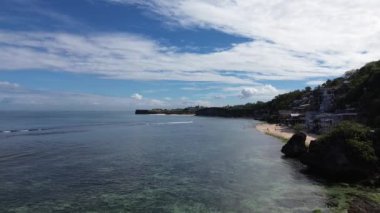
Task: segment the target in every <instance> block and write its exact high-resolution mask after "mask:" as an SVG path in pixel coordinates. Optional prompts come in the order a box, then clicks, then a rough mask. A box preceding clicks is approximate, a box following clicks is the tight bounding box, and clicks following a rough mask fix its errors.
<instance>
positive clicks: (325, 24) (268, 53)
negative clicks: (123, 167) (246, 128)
mask: <svg viewBox="0 0 380 213" xmlns="http://www.w3.org/2000/svg"><path fill="white" fill-rule="evenodd" d="M378 8H380V1H379V0H351V1H347V0H313V1H305V0H266V1H262V0H218V1H214V0H150V1H146V0H55V1H50V0H1V1H0V110H9V109H21V110H22V109H40V110H46V109H64V110H75V109H91V110H94V109H101V110H104V109H110V110H132V109H135V108H150V107H182V106H190V105H206V106H221V105H227V104H230V105H231V104H240V103H247V102H255V101H257V100H264V101H265V100H269V99H271V98H272V97H274V96H275V95H277V94H279V93H283V92H286V91H290V90H293V89H302V88H304V87H306V86H315V85H317V84H319V83H321V82H323V81H325V80H326V79H329V78H334V77H337V76H339V75H342V74H343V73H344V72H345V71H348V70H351V69H354V68H359V67H360V66H362V65H364V64H365V63H366V62H369V61H373V60H378V59H380V39H379V38H380V13H379V12H378Z"/></svg>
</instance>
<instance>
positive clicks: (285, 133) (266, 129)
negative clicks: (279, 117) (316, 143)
mask: <svg viewBox="0 0 380 213" xmlns="http://www.w3.org/2000/svg"><path fill="white" fill-rule="evenodd" d="M256 129H257V130H259V131H260V132H262V133H265V134H268V135H272V136H275V137H279V138H283V139H287V140H288V139H290V138H291V137H292V135H293V134H294V132H295V131H294V130H293V129H290V128H289V127H286V126H280V125H278V124H268V123H261V124H258V125H256ZM316 138H317V135H313V134H307V137H306V141H305V144H306V146H309V144H310V141H312V140H315V139H316Z"/></svg>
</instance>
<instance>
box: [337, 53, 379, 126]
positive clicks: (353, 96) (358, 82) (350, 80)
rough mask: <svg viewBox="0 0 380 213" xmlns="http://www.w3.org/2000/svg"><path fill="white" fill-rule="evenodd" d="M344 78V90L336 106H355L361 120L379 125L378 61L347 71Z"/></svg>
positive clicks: (372, 124) (370, 124)
mask: <svg viewBox="0 0 380 213" xmlns="http://www.w3.org/2000/svg"><path fill="white" fill-rule="evenodd" d="M346 78H347V80H346V83H347V84H346V87H345V91H344V93H343V94H342V95H341V96H340V97H339V99H338V100H337V107H338V108H344V107H346V106H350V107H354V108H357V110H358V112H359V113H360V117H361V122H363V123H365V124H367V125H369V126H372V127H380V110H379V109H380V61H376V62H371V63H368V64H367V65H365V66H364V67H362V68H361V69H359V70H356V71H351V72H348V73H346Z"/></svg>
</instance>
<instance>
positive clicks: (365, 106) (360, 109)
mask: <svg viewBox="0 0 380 213" xmlns="http://www.w3.org/2000/svg"><path fill="white" fill-rule="evenodd" d="M324 89H331V90H332V91H334V97H335V101H334V103H333V107H332V109H331V110H330V111H329V112H342V111H346V110H348V111H350V110H351V111H354V112H357V113H358V114H359V116H358V119H357V121H358V122H360V123H362V124H365V125H367V126H370V127H373V128H380V110H379V109H380V61H376V62H371V63H368V64H367V65H365V66H364V67H362V68H360V69H358V70H352V71H348V72H346V74H345V75H344V76H343V77H339V78H336V79H333V80H327V81H326V82H325V83H324V84H322V85H321V86H318V87H316V88H314V89H311V88H310V87H306V88H305V89H303V90H295V91H292V92H288V93H285V94H281V95H278V96H276V97H275V98H273V99H272V100H271V101H268V102H261V101H259V102H256V103H247V104H245V105H236V106H225V107H213V108H204V109H201V110H199V111H198V112H196V114H197V115H207V116H222V117H253V118H255V119H258V120H263V121H267V122H270V123H277V122H279V121H280V115H279V110H292V109H293V108H294V107H297V106H299V105H302V101H303V100H305V102H306V103H307V104H306V105H307V106H306V107H304V109H303V110H304V111H318V110H319V106H320V103H321V95H322V93H323V90H324ZM300 103H301V104H300Z"/></svg>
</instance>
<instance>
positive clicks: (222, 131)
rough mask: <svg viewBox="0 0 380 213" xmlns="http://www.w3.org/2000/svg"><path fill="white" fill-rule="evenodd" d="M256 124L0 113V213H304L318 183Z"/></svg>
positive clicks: (316, 203) (321, 194)
mask: <svg viewBox="0 0 380 213" xmlns="http://www.w3.org/2000/svg"><path fill="white" fill-rule="evenodd" d="M257 123H258V121H255V120H250V119H225V118H211V117H197V116H181V115H134V114H133V113H132V112H0V212H311V211H312V210H315V209H322V210H323V209H326V200H327V195H326V189H325V186H324V184H323V183H322V182H321V181H319V180H317V179H315V178H313V177H311V176H309V175H307V174H306V173H305V172H303V170H304V166H303V165H301V164H300V163H299V162H298V161H295V160H291V159H285V158H283V157H282V155H281V152H280V149H281V146H282V145H283V144H282V143H281V141H279V140H278V139H276V138H273V137H270V136H267V135H264V134H262V133H260V132H258V131H257V130H256V129H255V125H256V124H257Z"/></svg>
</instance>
